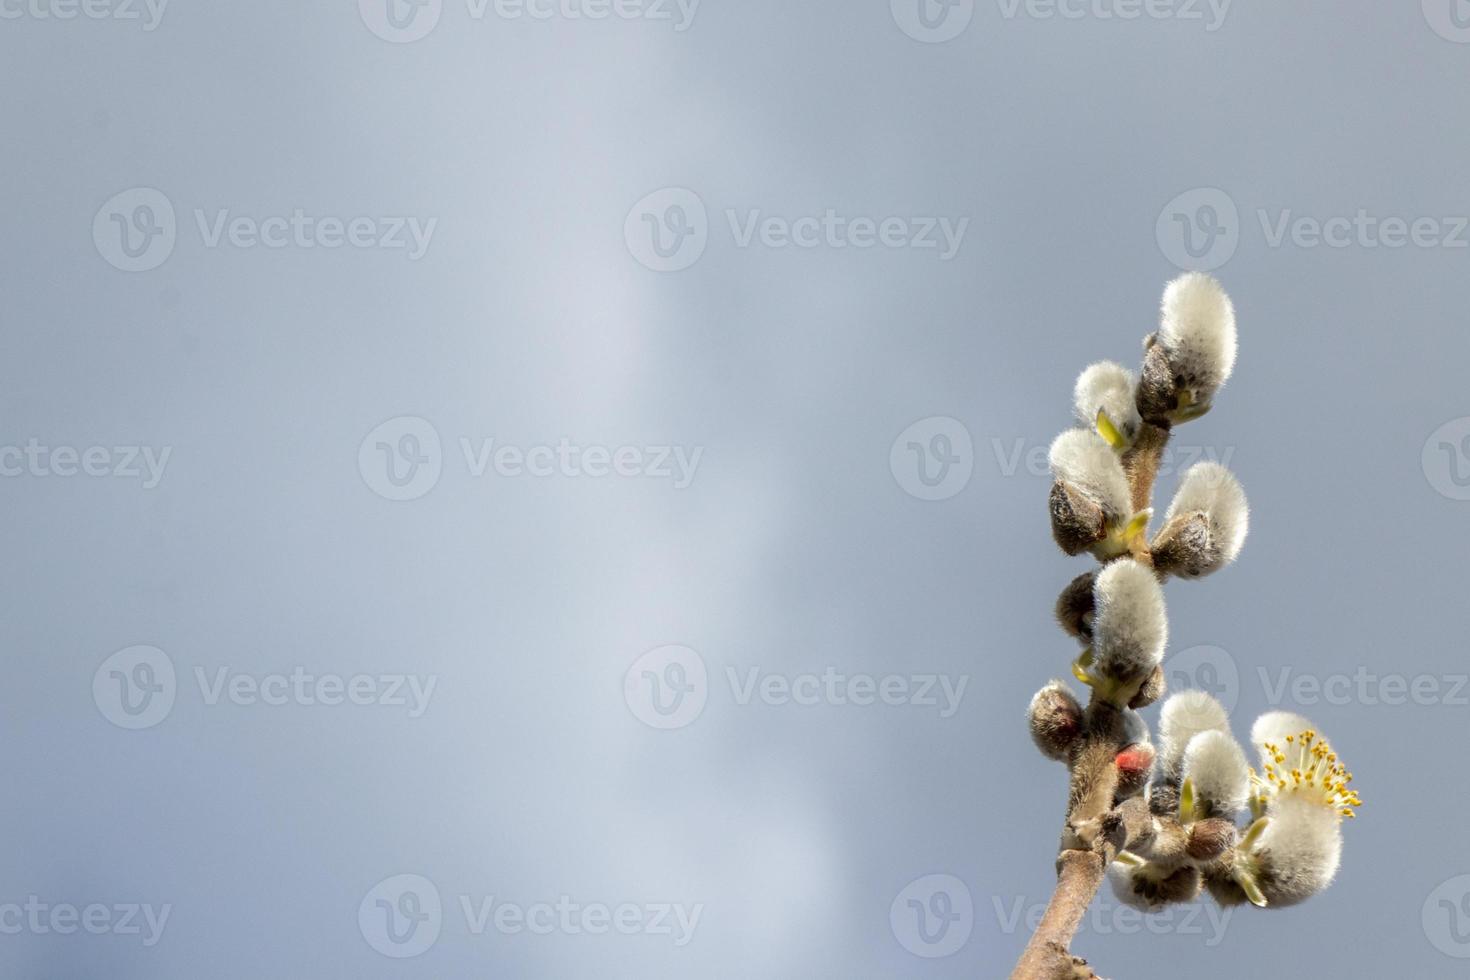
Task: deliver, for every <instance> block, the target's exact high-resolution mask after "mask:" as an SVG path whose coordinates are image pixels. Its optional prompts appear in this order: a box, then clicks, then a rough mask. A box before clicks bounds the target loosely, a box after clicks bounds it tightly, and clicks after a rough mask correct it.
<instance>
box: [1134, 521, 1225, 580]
mask: <svg viewBox="0 0 1470 980" xmlns="http://www.w3.org/2000/svg"><path fill="white" fill-rule="evenodd" d="M1150 550H1151V551H1152V552H1153V558H1154V568H1156V569H1158V570H1159V571H1161V572H1167V573H1169V574H1170V575H1178V576H1181V577H1183V578H1198V577H1199V576H1201V575H1208V574H1209V573H1210V572H1213V571H1214V570H1215V569H1217V568H1219V567H1220V564H1221V560H1222V559H1223V557H1224V556H1223V555H1222V554H1221V551H1220V546H1219V545H1218V544H1217V543H1216V542H1215V540H1214V536H1213V535H1212V534H1210V522H1209V519H1208V518H1207V517H1206V516H1205V515H1204V514H1201V513H1199V512H1198V511H1196V512H1194V513H1191V514H1179V515H1177V516H1175V517H1174V518H1173V519H1172V520H1170V521H1169V523H1168V524H1166V525H1165V526H1164V528H1163V529H1162V530H1161V531H1159V533H1158V536H1157V537H1155V538H1154V542H1153V545H1152V546H1151V548H1150Z"/></svg>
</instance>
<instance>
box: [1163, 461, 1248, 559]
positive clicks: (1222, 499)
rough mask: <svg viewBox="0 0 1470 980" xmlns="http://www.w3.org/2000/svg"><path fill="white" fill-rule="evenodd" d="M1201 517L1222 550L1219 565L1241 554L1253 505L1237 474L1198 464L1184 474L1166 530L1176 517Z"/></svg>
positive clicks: (1213, 540) (1166, 519) (1167, 516)
mask: <svg viewBox="0 0 1470 980" xmlns="http://www.w3.org/2000/svg"><path fill="white" fill-rule="evenodd" d="M1192 513H1202V514H1204V515H1205V519H1206V520H1207V521H1208V522H1209V526H1210V539H1211V542H1212V543H1213V544H1214V545H1215V546H1216V547H1218V548H1219V549H1220V564H1221V565H1228V564H1230V562H1232V561H1234V560H1235V559H1236V556H1238V555H1239V554H1240V549H1241V548H1242V547H1244V545H1245V536H1246V532H1247V531H1249V530H1250V505H1249V504H1248V503H1247V502H1246V499H1245V490H1244V489H1243V488H1242V487H1241V485H1240V481H1239V480H1237V479H1236V478H1235V474H1233V473H1231V472H1230V471H1229V470H1228V469H1226V468H1225V467H1223V466H1221V465H1220V464H1219V463H1213V462H1204V463H1195V464H1194V465H1193V466H1191V467H1190V468H1189V469H1187V470H1185V471H1184V477H1183V479H1181V480H1180V481H1179V489H1178V490H1177V491H1176V492H1175V494H1174V500H1173V502H1171V503H1170V504H1169V511H1168V513H1167V514H1165V515H1164V526H1165V527H1167V526H1168V525H1169V522H1170V521H1171V520H1173V519H1174V518H1175V517H1176V516H1180V515H1188V514H1192Z"/></svg>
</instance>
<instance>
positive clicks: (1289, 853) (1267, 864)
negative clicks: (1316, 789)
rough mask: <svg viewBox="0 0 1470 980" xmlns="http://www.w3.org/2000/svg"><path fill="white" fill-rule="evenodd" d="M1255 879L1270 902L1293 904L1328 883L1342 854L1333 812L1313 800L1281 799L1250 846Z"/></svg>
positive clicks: (1335, 814) (1339, 831) (1334, 812)
mask: <svg viewBox="0 0 1470 980" xmlns="http://www.w3.org/2000/svg"><path fill="white" fill-rule="evenodd" d="M1251 858H1252V861H1253V863H1254V864H1255V865H1256V866H1257V869H1258V871H1257V875H1256V878H1257V881H1258V882H1259V884H1260V886H1261V890H1262V891H1263V892H1265V894H1266V899H1267V901H1268V902H1269V904H1271V905H1273V906H1286V905H1295V904H1297V903H1298V902H1301V901H1304V900H1306V899H1308V898H1310V897H1312V896H1313V895H1315V894H1317V892H1320V891H1321V890H1322V889H1324V888H1326V887H1327V886H1328V885H1329V884H1331V883H1332V879H1333V876H1335V875H1336V874H1337V866H1338V863H1339V862H1340V861H1341V859H1342V825H1341V820H1340V819H1339V817H1338V815H1337V813H1336V811H1334V810H1332V809H1331V808H1330V807H1324V806H1322V805H1320V804H1318V803H1314V802H1312V801H1311V800H1306V799H1297V798H1284V799H1282V800H1280V801H1279V803H1278V805H1277V806H1276V807H1274V808H1273V810H1272V813H1271V822H1270V823H1269V824H1267V826H1266V829H1265V830H1264V831H1263V832H1262V833H1261V836H1260V837H1259V838H1257V840H1256V842H1255V845H1254V846H1253V847H1252V848H1251Z"/></svg>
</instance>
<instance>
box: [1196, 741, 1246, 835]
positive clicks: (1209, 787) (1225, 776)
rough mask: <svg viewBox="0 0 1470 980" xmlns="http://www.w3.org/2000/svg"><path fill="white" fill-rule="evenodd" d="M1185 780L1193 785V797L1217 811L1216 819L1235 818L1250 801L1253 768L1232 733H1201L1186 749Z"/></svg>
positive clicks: (1215, 812)
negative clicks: (1251, 771) (1207, 803)
mask: <svg viewBox="0 0 1470 980" xmlns="http://www.w3.org/2000/svg"><path fill="white" fill-rule="evenodd" d="M1183 778H1185V779H1188V780H1190V781H1191V782H1192V783H1193V784H1194V795H1195V798H1196V799H1198V800H1203V801H1207V802H1209V803H1210V805H1211V806H1212V807H1213V808H1214V813H1213V815H1214V816H1217V817H1220V816H1226V817H1228V816H1233V815H1235V814H1237V813H1239V812H1240V811H1242V810H1244V809H1245V805H1246V802H1247V800H1249V798H1250V790H1251V777H1250V765H1249V763H1247V762H1246V758H1245V751H1244V750H1243V749H1241V747H1240V743H1239V742H1237V741H1235V739H1234V738H1232V737H1231V736H1230V733H1229V732H1224V731H1220V730H1218V729H1212V730H1211V731H1208V732H1200V733H1199V734H1198V735H1195V736H1194V737H1193V738H1191V739H1190V740H1189V744H1188V745H1187V746H1186V747H1185V749H1184V771H1183Z"/></svg>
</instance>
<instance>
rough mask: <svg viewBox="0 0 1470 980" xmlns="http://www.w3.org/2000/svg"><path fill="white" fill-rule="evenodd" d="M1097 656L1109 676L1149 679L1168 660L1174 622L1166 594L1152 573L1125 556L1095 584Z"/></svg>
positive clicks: (1094, 639) (1094, 637) (1093, 592)
mask: <svg viewBox="0 0 1470 980" xmlns="http://www.w3.org/2000/svg"><path fill="white" fill-rule="evenodd" d="M1092 595H1093V605H1094V607H1095V610H1096V611H1095V613H1094V614H1093V620H1092V646H1093V655H1094V658H1095V661H1096V664H1097V667H1098V669H1099V671H1101V672H1102V673H1103V674H1105V675H1107V676H1110V677H1119V678H1135V677H1143V676H1146V675H1147V674H1148V673H1149V672H1150V671H1152V670H1153V669H1154V668H1155V667H1157V666H1158V665H1159V662H1160V661H1161V660H1163V659H1164V647H1165V646H1166V645H1168V642H1169V619H1168V616H1167V614H1166V613H1165V611H1164V590H1163V589H1162V588H1160V587H1159V580H1158V579H1157V578H1156V577H1155V576H1154V573H1153V571H1152V570H1150V569H1148V568H1145V567H1144V566H1142V565H1140V564H1139V563H1138V562H1136V561H1134V560H1133V559H1131V558H1120V559H1119V560H1117V561H1115V562H1113V563H1112V564H1110V565H1108V567H1106V568H1104V569H1103V570H1102V571H1101V572H1099V573H1098V575H1097V579H1096V581H1095V582H1094V583H1093V586H1092Z"/></svg>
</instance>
